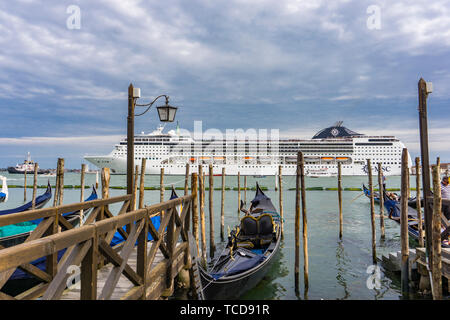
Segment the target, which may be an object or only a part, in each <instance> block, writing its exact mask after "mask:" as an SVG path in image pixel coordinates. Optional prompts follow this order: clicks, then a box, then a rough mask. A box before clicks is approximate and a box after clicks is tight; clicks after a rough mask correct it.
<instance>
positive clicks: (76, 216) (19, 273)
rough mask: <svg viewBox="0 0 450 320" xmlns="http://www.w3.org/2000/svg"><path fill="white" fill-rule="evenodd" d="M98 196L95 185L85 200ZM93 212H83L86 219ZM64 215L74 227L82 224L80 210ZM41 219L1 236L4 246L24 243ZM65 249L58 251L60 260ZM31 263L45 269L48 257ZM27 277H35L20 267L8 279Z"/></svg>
mask: <svg viewBox="0 0 450 320" xmlns="http://www.w3.org/2000/svg"><path fill="white" fill-rule="evenodd" d="M97 198H98V195H97V190H96V189H95V187H94V186H93V187H92V192H91V194H90V196H89V197H88V198H86V199H85V200H84V201H85V202H87V201H92V200H96V199H97ZM92 212H93V208H89V209H85V210H84V212H83V216H84V218H85V219H86V218H87V217H89V215H90V214H91V213H92ZM63 217H64V218H66V219H67V221H68V222H69V223H70V224H71V225H72V226H73V227H77V226H79V224H80V219H81V215H80V211H79V210H78V211H73V212H67V213H65V214H63ZM41 221H42V219H36V220H33V221H27V222H26V223H21V224H22V227H26V226H28V228H29V230H28V231H26V232H20V233H17V234H13V235H10V236H5V237H1V238H0V245H2V246H3V247H11V246H14V245H17V244H20V243H23V242H24V241H25V240H26V239H27V238H28V236H29V235H30V233H31V232H32V231H33V230H34V229H35V228H36V226H37V225H38V224H39V223H40V222H41ZM5 227H9V226H5ZM5 227H2V228H5ZM2 228H0V229H2ZM63 230H65V229H64V227H63ZM65 251H66V249H63V250H60V251H58V254H57V255H58V261H59V259H61V257H62V256H63V254H64V252H65ZM30 263H31V264H32V265H34V266H35V267H37V268H39V269H41V270H45V268H46V266H45V264H46V257H41V258H38V259H36V260H34V261H32V262H30ZM25 279H33V277H32V276H30V275H29V274H28V273H26V272H24V271H23V270H21V269H20V268H18V269H16V270H15V271H14V273H13V274H12V275H11V277H10V278H9V279H8V281H16V280H18V281H21V280H25Z"/></svg>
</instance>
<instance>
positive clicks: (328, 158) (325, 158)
mask: <svg viewBox="0 0 450 320" xmlns="http://www.w3.org/2000/svg"><path fill="white" fill-rule="evenodd" d="M321 159H322V160H334V158H333V157H322V158H321Z"/></svg>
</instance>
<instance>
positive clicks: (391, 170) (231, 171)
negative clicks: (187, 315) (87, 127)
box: [85, 156, 401, 177]
mask: <svg viewBox="0 0 450 320" xmlns="http://www.w3.org/2000/svg"><path fill="white" fill-rule="evenodd" d="M85 159H86V160H88V161H89V162H91V163H92V164H94V165H96V166H97V167H99V168H102V167H108V168H110V170H111V173H112V174H126V173H127V159H126V158H113V157H109V156H104V157H85ZM135 165H137V166H138V167H139V171H140V170H141V166H140V161H136V162H135ZM202 166H203V172H204V173H205V174H207V175H208V174H209V164H208V163H204V164H202ZM278 166H279V165H260V166H253V165H232V164H226V165H224V164H217V165H216V164H214V165H213V174H214V175H221V174H222V168H223V167H225V173H226V174H227V175H237V174H238V173H239V174H240V175H246V176H250V175H252V176H253V175H254V176H257V175H258V176H274V175H277V174H278ZM281 166H282V174H283V175H286V176H295V175H296V165H281ZM198 167H199V166H198V164H190V165H189V168H190V172H191V173H192V172H197V173H198ZM161 168H164V174H166V175H185V174H186V165H185V164H184V165H182V164H173V165H171V164H165V165H162V164H160V163H158V162H156V161H154V162H151V161H150V162H149V161H148V160H147V163H146V168H145V173H146V174H155V175H159V174H160V172H161ZM317 168H320V169H327V174H316V173H315V170H317ZM313 170H314V171H313ZM309 171H311V172H309ZM372 173H373V174H376V173H377V166H376V164H373V163H372ZM305 174H306V176H314V177H327V176H336V175H337V165H334V166H333V165H315V166H314V169H312V168H311V166H308V165H305ZM383 174H384V175H385V176H391V175H401V167H400V166H398V165H396V166H390V165H384V166H383ZM342 175H343V176H365V175H367V166H366V165H361V164H353V165H351V166H350V165H349V166H343V168H342Z"/></svg>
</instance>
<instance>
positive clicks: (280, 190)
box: [278, 165, 284, 238]
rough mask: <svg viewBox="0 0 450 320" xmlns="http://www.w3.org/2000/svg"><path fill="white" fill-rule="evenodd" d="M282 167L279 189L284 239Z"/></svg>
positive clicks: (279, 172) (279, 176) (279, 174)
mask: <svg viewBox="0 0 450 320" xmlns="http://www.w3.org/2000/svg"><path fill="white" fill-rule="evenodd" d="M282 176H283V175H282V167H281V165H280V166H278V185H279V186H280V187H279V202H280V219H281V237H282V238H283V237H284V224H283V186H282Z"/></svg>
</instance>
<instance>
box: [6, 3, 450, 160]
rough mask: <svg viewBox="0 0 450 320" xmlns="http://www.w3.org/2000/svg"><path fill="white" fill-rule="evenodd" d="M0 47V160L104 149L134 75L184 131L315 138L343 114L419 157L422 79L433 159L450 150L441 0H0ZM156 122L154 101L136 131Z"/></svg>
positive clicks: (115, 133) (447, 38)
mask: <svg viewBox="0 0 450 320" xmlns="http://www.w3.org/2000/svg"><path fill="white" fill-rule="evenodd" d="M0 47H1V48H2V49H1V50H0V129H1V134H0V150H1V152H0V168H6V167H8V166H14V165H15V164H16V163H21V162H22V161H23V160H24V159H25V157H26V154H27V152H30V153H31V157H32V159H33V160H35V161H37V162H38V163H39V165H40V167H41V168H55V167H56V164H57V158H58V157H60V158H64V159H65V167H66V168H80V167H81V163H85V161H84V160H83V156H84V155H103V154H108V153H109V152H110V151H111V150H112V149H113V146H114V144H115V143H118V142H119V140H120V139H121V138H123V137H125V136H126V132H127V128H126V125H127V108H128V107H127V105H128V102H127V90H128V86H129V84H130V83H132V84H133V85H134V86H135V87H139V88H140V89H141V98H140V99H139V100H138V103H141V104H143V103H148V102H150V101H151V100H153V99H154V98H155V97H157V96H158V95H160V94H166V95H169V96H170V104H172V105H175V106H177V107H178V111H177V115H176V120H177V121H178V122H179V126H180V127H181V128H183V129H186V130H189V131H192V130H193V128H194V121H196V120H201V121H202V127H203V129H204V130H207V129H210V128H215V129H219V130H222V131H223V132H225V130H226V129H238V128H242V129H244V130H247V129H249V128H256V129H261V128H264V129H279V131H280V136H281V137H298V138H311V137H312V136H313V135H314V134H315V133H316V132H318V131H319V130H321V129H323V128H325V127H329V126H331V125H333V124H334V123H335V122H337V121H343V122H344V126H346V127H348V128H349V129H351V130H353V131H356V132H358V133H365V134H373V135H395V136H396V137H398V138H400V139H401V141H402V142H404V143H405V145H406V147H407V148H408V150H409V152H410V154H411V156H412V157H415V156H418V155H419V154H420V145H419V122H418V110H417V106H418V94H417V83H418V81H419V79H420V78H421V77H422V78H423V79H425V80H426V81H430V82H432V83H433V92H432V93H431V94H430V95H429V97H428V127H429V141H430V162H432V163H434V162H435V159H436V157H438V156H439V157H440V158H441V162H450V139H449V136H450V125H449V124H450V112H449V111H450V108H449V106H450V72H449V66H450V59H449V57H450V0H447V1H446V0H433V1H428V0H410V1H406V0H372V1H361V0H354V1H352V0H333V1H331V0H329V1H325V0H277V1H274V0H270V1H267V0H258V1H256V0H245V1H244V0H226V1H222V0H190V1H183V0H179V1H176V0H167V1H156V0H148V1H139V0H97V1H87V0H84V1H82V0H79V1H76V0H70V1H63V0H45V1H44V0H42V1H40V0H15V1H13V2H9V1H2V2H1V3H0ZM163 102H164V101H162V100H161V101H160V103H161V104H162V103H163ZM157 104H158V103H157ZM137 108H138V109H137V110H136V112H139V111H140V110H142V108H141V109H139V107H137ZM158 125H159V120H158V116H157V112H156V110H155V109H154V107H152V109H150V111H149V112H147V113H146V114H145V115H143V116H141V117H137V118H136V120H135V132H136V133H137V132H141V131H144V132H150V131H152V130H154V129H155V128H156V127H157V126H158ZM175 125H176V124H175V123H172V124H168V125H167V126H166V129H165V130H169V129H174V128H175Z"/></svg>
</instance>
